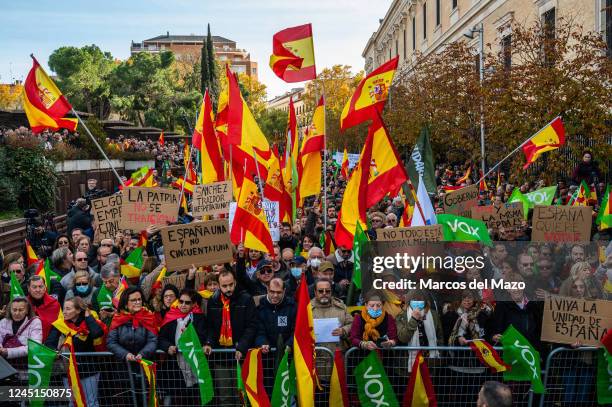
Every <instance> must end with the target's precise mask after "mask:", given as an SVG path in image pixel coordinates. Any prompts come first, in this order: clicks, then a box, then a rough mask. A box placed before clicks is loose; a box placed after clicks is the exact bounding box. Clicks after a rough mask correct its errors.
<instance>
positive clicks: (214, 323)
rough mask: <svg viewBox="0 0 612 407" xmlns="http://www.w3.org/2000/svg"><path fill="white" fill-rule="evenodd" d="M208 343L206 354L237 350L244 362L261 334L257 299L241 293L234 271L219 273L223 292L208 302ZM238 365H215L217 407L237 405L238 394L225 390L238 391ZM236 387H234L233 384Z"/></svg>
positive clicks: (231, 363)
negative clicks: (236, 371)
mask: <svg viewBox="0 0 612 407" xmlns="http://www.w3.org/2000/svg"><path fill="white" fill-rule="evenodd" d="M206 316H207V325H206V342H205V345H204V353H206V355H210V354H211V352H212V349H213V348H215V349H233V350H235V353H234V357H235V359H236V360H238V361H240V360H241V359H242V358H243V357H244V356H245V355H246V352H247V350H248V349H249V348H251V347H252V345H253V342H254V340H255V336H256V334H257V324H258V323H259V321H258V318H257V309H256V308H255V303H254V302H253V298H252V297H251V296H250V295H249V294H247V293H246V292H244V291H237V289H236V278H235V277H234V274H233V273H232V272H231V271H228V270H223V271H221V272H220V273H219V289H218V290H217V291H216V292H215V294H214V295H213V296H212V297H211V298H210V299H209V300H208V310H207V314H206ZM235 366H236V363H235V362H233V361H231V360H229V359H228V358H224V359H223V360H220V361H216V362H214V363H213V370H214V371H215V372H216V373H217V374H215V377H214V380H215V387H216V391H215V394H216V397H215V399H216V401H217V402H218V404H217V405H236V404H237V403H238V398H237V396H236V394H235V393H234V392H228V391H225V390H222V389H227V388H229V387H230V386H231V388H236V373H235ZM232 383H233V384H232Z"/></svg>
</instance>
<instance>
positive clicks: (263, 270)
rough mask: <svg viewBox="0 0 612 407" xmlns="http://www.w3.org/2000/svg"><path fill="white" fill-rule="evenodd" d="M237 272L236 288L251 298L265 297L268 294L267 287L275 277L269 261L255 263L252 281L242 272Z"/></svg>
mask: <svg viewBox="0 0 612 407" xmlns="http://www.w3.org/2000/svg"><path fill="white" fill-rule="evenodd" d="M237 272H238V287H239V288H241V289H243V290H245V291H247V292H248V293H249V294H250V295H252V296H253V297H257V296H262V295H266V294H267V293H268V285H269V284H270V281H271V280H272V279H273V278H274V277H275V275H274V270H272V263H270V261H269V260H265V259H264V260H260V261H259V263H257V268H256V271H255V274H254V275H253V278H254V279H253V280H251V279H250V278H249V277H248V275H247V274H246V272H245V271H244V270H237Z"/></svg>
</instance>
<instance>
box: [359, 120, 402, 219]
mask: <svg viewBox="0 0 612 407" xmlns="http://www.w3.org/2000/svg"><path fill="white" fill-rule="evenodd" d="M369 131H370V133H371V134H372V165H371V168H370V178H369V179H368V198H367V202H366V206H367V207H368V208H370V207H372V206H374V205H375V204H376V203H378V201H380V200H381V199H382V198H384V196H385V195H387V194H389V195H390V196H396V195H397V194H398V193H399V191H400V189H401V188H402V184H403V183H404V182H406V181H407V180H408V174H407V173H406V168H404V165H403V163H402V160H401V159H400V157H399V154H398V153H397V150H396V149H395V145H394V144H393V141H391V137H389V132H388V131H387V129H386V127H385V124H384V123H383V121H382V118H381V117H380V114H379V113H376V116H375V119H374V121H373V122H372V125H371V126H370V130H369Z"/></svg>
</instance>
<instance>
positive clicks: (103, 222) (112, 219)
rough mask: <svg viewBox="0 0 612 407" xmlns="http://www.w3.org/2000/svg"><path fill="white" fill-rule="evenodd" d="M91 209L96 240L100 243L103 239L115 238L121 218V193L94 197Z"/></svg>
mask: <svg viewBox="0 0 612 407" xmlns="http://www.w3.org/2000/svg"><path fill="white" fill-rule="evenodd" d="M91 209H92V211H91V212H92V214H93V218H94V221H95V225H96V229H95V231H94V242H95V243H99V242H100V241H101V240H102V239H115V235H116V234H117V232H118V231H119V230H121V229H120V228H119V221H120V220H121V195H120V194H117V195H111V196H105V197H104V198H99V199H93V200H92V201H91Z"/></svg>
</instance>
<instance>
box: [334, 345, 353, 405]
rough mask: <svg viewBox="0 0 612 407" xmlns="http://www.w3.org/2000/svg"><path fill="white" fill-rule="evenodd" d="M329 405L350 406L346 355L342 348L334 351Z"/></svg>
mask: <svg viewBox="0 0 612 407" xmlns="http://www.w3.org/2000/svg"><path fill="white" fill-rule="evenodd" d="M329 405H330V407H349V405H350V404H349V398H348V389H347V386H346V373H345V370H344V357H343V355H342V350H341V349H340V348H336V352H335V353H334V368H333V370H332V375H331V379H330V385H329Z"/></svg>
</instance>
